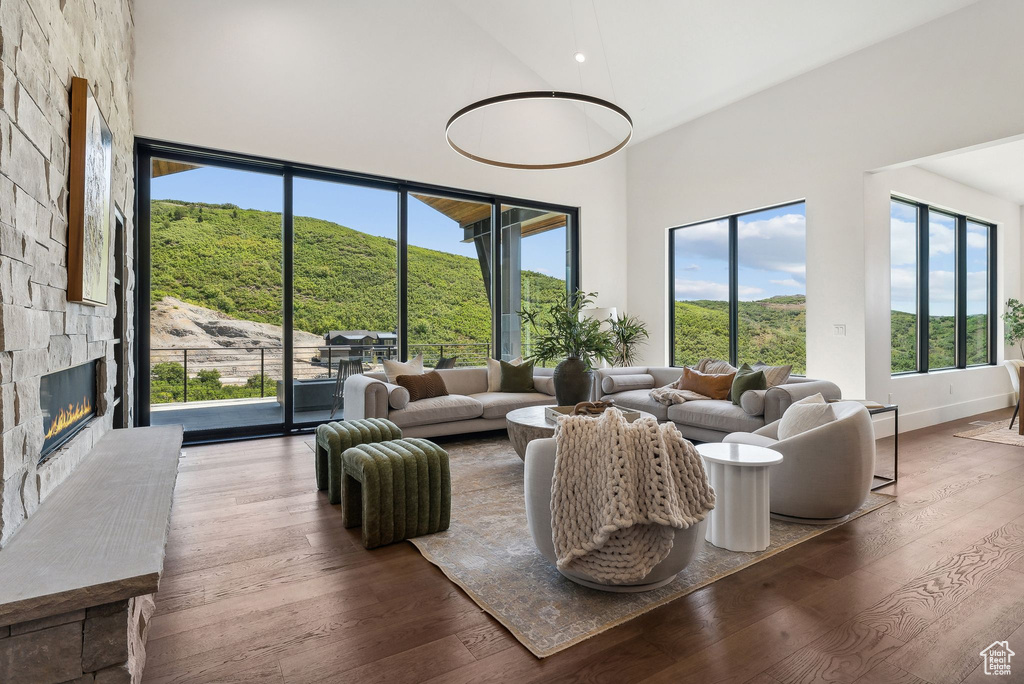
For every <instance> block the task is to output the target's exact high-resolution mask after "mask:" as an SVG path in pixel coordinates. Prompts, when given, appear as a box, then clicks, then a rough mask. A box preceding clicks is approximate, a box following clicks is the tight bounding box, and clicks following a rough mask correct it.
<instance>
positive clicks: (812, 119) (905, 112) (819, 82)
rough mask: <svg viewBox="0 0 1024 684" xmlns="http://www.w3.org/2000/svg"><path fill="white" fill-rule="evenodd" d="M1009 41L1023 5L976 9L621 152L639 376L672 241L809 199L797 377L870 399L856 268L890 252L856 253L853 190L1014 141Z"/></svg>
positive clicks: (1016, 93)
mask: <svg viewBox="0 0 1024 684" xmlns="http://www.w3.org/2000/svg"><path fill="white" fill-rule="evenodd" d="M1021 25H1024V3H1017V2H1009V1H1005V0H983V2H980V3H978V4H975V5H972V6H970V7H968V8H966V9H964V10H961V11H958V12H955V13H953V14H951V15H948V16H946V17H943V18H941V19H938V20H936V21H934V22H931V23H929V24H925V25H923V26H921V27H919V28H917V29H914V30H911V31H909V32H907V33H904V34H901V35H899V36H896V37H895V38H892V39H889V40H887V41H885V42H882V43H879V44H877V45H875V46H872V47H870V48H867V49H865V50H862V51H860V52H857V53H855V54H852V55H850V56H848V57H845V58H843V59H841V60H838V61H836V62H833V63H832V64H829V65H826V66H824V67H821V68H819V69H816V70H815V71H812V72H809V73H807V74H804V75H803V76H800V77H797V78H795V79H792V80H790V81H787V82H785V83H782V84H780V85H778V86H775V87H773V88H771V89H769V90H766V91H763V92H761V93H759V94H757V95H754V96H752V97H749V98H747V99H745V100H742V101H740V102H738V103H736V104H733V105H731V106H729V107H726V108H724V109H721V110H719V111H717V112H714V113H712V114H709V115H707V116H704V117H701V118H700V119H697V120H695V121H692V122H690V123H687V124H684V125H682V126H679V127H677V128H675V129H672V130H671V131H668V132H667V133H664V134H662V135H659V136H656V137H654V138H652V139H650V140H647V141H644V142H643V143H640V144H638V145H636V146H635V147H633V148H631V149H630V150H629V153H628V159H627V162H628V168H627V206H628V221H629V232H628V238H629V252H628V267H627V273H628V279H629V284H630V287H629V293H628V301H629V309H630V311H631V313H634V314H637V315H640V316H641V317H642V318H643V319H645V320H647V321H648V322H649V323H650V325H651V330H652V339H651V344H650V345H649V347H648V348H647V350H646V353H645V361H646V362H648V363H651V364H663V363H666V362H667V360H668V358H669V349H668V329H667V321H668V317H667V311H668V304H669V288H668V283H667V254H666V245H667V231H668V229H669V228H671V227H673V226H678V225H682V224H686V223H691V222H695V221H700V220H704V219H708V218H713V217H717V216H722V215H725V214H731V213H735V212H740V211H746V210H750V209H756V208H759V207H763V206H766V205H771V204H776V203H780V202H785V201H789V200H793V199H798V198H806V200H807V254H808V264H807V360H808V375H810V376H812V377H822V378H828V379H831V380H834V381H836V382H837V383H838V384H839V385H840V386H841V388H842V390H843V393H844V395H845V396H847V397H858V398H859V397H865V396H869V391H870V392H878V391H881V388H880V387H879V386H878V383H877V382H874V381H871V382H869V359H874V358H885V359H888V354H889V351H888V343H887V341H886V342H885V343H884V347H880V346H878V344H877V339H875V338H876V337H877V331H875V333H874V335H873V336H872V338H870V339H871V340H873V341H869V336H868V333H869V328H868V326H867V321H868V320H869V318H870V319H874V317H875V316H877V315H880V313H879V312H884V315H885V316H888V310H889V298H888V293H887V292H886V294H885V296H884V297H882V298H878V297H876V296H874V289H872V297H871V298H869V297H868V289H869V288H868V281H869V279H871V278H874V272H875V270H874V268H872V269H869V268H868V267H867V266H866V260H867V259H868V258H874V255H875V251H876V248H881V249H888V237H887V236H886V237H885V238H884V240H883V244H884V247H878V246H877V245H872V246H871V247H870V248H869V247H868V241H874V240H877V239H878V236H875V235H873V234H869V233H868V231H866V230H865V182H864V174H865V172H867V171H869V170H873V169H879V168H884V167H888V166H891V165H894V164H897V163H900V162H905V161H910V160H916V159H922V158H924V157H927V156H931V155H935V154H939V153H942V152H947V151H949V150H956V149H963V148H966V147H970V146H973V145H977V144H981V143H985V142H989V141H993V140H1002V139H1006V138H1011V137H1013V136H1015V135H1017V134H1019V133H1021V132H1022V131H1024V89H1022V88H1020V87H1019V85H1020V83H1022V82H1024V42H1022V41H1020V36H1019V30H1018V27H1019V26H1021ZM979 103H983V106H980V107H979ZM1018 254H1019V249H1018ZM885 264H886V268H887V265H888V260H886V261H885ZM833 324H845V325H846V330H847V334H846V336H845V337H835V336H833ZM872 330H874V328H872ZM996 375H997V374H993V377H992V383H997V380H996V377H995V376H996ZM968 377H969V375H968ZM921 389H922V391H924V388H921ZM1001 390H1002V388H1001V387H1000V386H996V384H993V385H992V386H991V387H989V388H988V390H986V391H988V392H989V394H993V395H994V394H997V393H998V392H999V391H1001ZM954 396H956V394H954ZM870 398H872V399H882V400H884V399H885V398H886V397H885V396H881V397H876V396H870ZM940 401H943V402H945V398H942V399H941V400H940Z"/></svg>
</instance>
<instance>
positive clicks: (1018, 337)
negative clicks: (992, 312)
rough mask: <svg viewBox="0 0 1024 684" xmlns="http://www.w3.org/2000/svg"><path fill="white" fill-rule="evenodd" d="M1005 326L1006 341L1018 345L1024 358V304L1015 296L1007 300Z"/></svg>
mask: <svg viewBox="0 0 1024 684" xmlns="http://www.w3.org/2000/svg"><path fill="white" fill-rule="evenodd" d="M1003 328H1004V329H1005V333H1004V336H1005V337H1006V343H1007V344H1013V345H1016V346H1017V349H1019V350H1020V354H1021V357H1022V358H1024V304H1022V303H1021V302H1019V301H1018V300H1016V299H1013V298H1010V299H1007V300H1006V313H1004V314H1003Z"/></svg>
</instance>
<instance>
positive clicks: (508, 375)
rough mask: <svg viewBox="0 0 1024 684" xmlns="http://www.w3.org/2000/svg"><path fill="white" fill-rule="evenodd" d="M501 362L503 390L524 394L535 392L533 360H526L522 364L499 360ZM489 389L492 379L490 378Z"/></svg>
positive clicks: (500, 388)
mask: <svg viewBox="0 0 1024 684" xmlns="http://www.w3.org/2000/svg"><path fill="white" fill-rule="evenodd" d="M498 363H500V364H501V386H500V387H499V388H498V390H499V391H501V392H511V393H513V394H523V393H530V392H534V391H535V388H534V386H533V361H525V362H523V363H520V364H512V363H508V362H507V361H499V362H498ZM488 389H490V381H489V380H488Z"/></svg>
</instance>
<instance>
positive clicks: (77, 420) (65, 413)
mask: <svg viewBox="0 0 1024 684" xmlns="http://www.w3.org/2000/svg"><path fill="white" fill-rule="evenodd" d="M96 364H97V362H96V361H90V362H89V363H83V364H82V365H80V366H74V367H72V368H66V369H64V370H62V371H57V372H56V373H50V374H49V375H44V376H43V377H42V380H41V383H40V386H39V407H40V408H41V409H42V411H43V452H42V454H40V456H39V460H40V462H42V461H44V460H46V458H47V457H48V456H49V455H50V454H52V453H53V452H54V451H56V450H57V449H58V448H60V446H61V445H62V444H64V443H65V442H67V441H68V440H69V439H71V438H72V437H73V436H74V435H75V434H76V433H77V432H78V431H79V430H81V429H82V428H83V427H85V425H86V424H87V423H88V422H89V421H90V420H92V418H93V417H94V416H95V415H96Z"/></svg>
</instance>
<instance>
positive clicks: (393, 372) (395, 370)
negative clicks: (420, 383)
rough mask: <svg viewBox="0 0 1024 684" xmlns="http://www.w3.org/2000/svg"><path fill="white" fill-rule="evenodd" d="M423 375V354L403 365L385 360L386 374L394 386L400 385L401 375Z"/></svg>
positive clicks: (399, 362)
mask: <svg viewBox="0 0 1024 684" xmlns="http://www.w3.org/2000/svg"><path fill="white" fill-rule="evenodd" d="M422 373H423V354H417V355H416V358H413V359H409V360H408V361H407V362H405V363H403V362H401V361H394V360H392V359H384V374H385V375H387V377H388V382H390V383H391V384H392V385H397V384H398V376H399V375H421V374H422Z"/></svg>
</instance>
